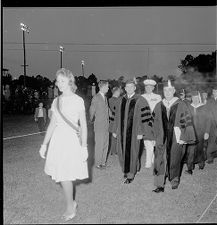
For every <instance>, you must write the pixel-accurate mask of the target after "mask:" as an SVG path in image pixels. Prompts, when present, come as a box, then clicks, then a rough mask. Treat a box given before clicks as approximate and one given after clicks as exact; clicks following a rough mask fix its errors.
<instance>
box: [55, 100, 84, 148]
mask: <svg viewBox="0 0 217 225" xmlns="http://www.w3.org/2000/svg"><path fill="white" fill-rule="evenodd" d="M56 107H57V111H58V112H59V114H60V116H61V117H62V119H63V120H64V121H65V122H66V123H67V124H68V125H69V126H70V127H71V128H73V129H74V130H75V131H76V134H77V135H78V139H79V141H80V144H81V135H80V126H76V125H74V124H73V123H72V122H71V121H70V120H68V119H67V118H66V117H65V116H64V115H63V113H62V112H61V111H60V101H59V97H57V104H56Z"/></svg>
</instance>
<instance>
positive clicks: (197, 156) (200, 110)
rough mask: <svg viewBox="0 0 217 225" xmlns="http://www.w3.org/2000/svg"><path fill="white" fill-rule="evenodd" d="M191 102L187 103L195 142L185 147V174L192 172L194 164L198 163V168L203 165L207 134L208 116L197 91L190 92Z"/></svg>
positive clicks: (201, 167)
mask: <svg viewBox="0 0 217 225" xmlns="http://www.w3.org/2000/svg"><path fill="white" fill-rule="evenodd" d="M191 96H192V97H191V99H192V102H191V103H189V104H188V107H189V110H190V112H191V117H192V121H193V127H194V131H195V134H196V143H193V144H189V145H187V146H186V147H187V148H186V155H185V160H186V163H187V168H188V169H187V170H186V171H185V173H186V174H192V173H193V169H194V168H195V164H198V166H199V169H203V168H204V166H205V160H206V157H205V152H204V146H205V143H206V140H207V135H208V126H207V125H208V123H207V122H208V121H209V119H210V118H209V117H208V116H207V115H208V112H207V109H206V106H205V105H204V104H203V103H202V100H201V95H200V93H199V91H192V92H191Z"/></svg>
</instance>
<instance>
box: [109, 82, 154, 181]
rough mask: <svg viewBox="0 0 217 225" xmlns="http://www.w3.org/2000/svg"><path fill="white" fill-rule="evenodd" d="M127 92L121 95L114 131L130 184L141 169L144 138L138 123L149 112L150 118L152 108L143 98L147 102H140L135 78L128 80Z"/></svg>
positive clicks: (145, 119) (120, 159)
mask: <svg viewBox="0 0 217 225" xmlns="http://www.w3.org/2000/svg"><path fill="white" fill-rule="evenodd" d="M125 90H126V94H125V95H124V96H122V97H121V99H120V104H119V107H118V109H117V111H116V114H115V118H114V125H113V127H112V133H113V136H114V137H115V138H117V152H118V157H119V161H120V165H121V168H122V172H123V173H124V177H125V178H126V179H125V181H124V183H125V184H130V183H131V182H132V181H133V180H134V177H135V175H136V173H137V171H138V170H139V169H140V162H139V153H140V147H141V145H140V143H141V140H142V138H143V135H142V133H141V128H139V126H138V124H140V122H141V117H142V116H141V115H142V114H145V113H147V114H148V115H149V119H150V115H151V112H150V108H149V105H148V103H147V101H146V100H145V99H144V98H143V100H144V102H145V104H144V105H142V106H141V104H138V103H137V102H138V100H139V99H140V98H141V96H140V95H138V94H136V93H135V91H136V83H135V81H134V80H128V81H127V82H126V85H125ZM143 120H144V123H148V121H149V120H147V118H146V116H144V117H143Z"/></svg>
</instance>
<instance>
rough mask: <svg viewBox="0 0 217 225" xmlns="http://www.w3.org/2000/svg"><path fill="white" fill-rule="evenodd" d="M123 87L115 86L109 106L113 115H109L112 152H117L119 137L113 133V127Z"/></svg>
mask: <svg viewBox="0 0 217 225" xmlns="http://www.w3.org/2000/svg"><path fill="white" fill-rule="evenodd" d="M121 92H122V90H121V87H113V89H112V97H111V98H109V100H108V102H109V108H110V110H111V111H110V112H111V115H110V116H109V132H110V136H109V138H110V143H109V144H110V145H109V150H110V154H111V155H113V154H117V139H116V138H114V137H113V135H112V127H113V125H114V118H115V113H116V109H117V108H118V104H119V102H120V95H121Z"/></svg>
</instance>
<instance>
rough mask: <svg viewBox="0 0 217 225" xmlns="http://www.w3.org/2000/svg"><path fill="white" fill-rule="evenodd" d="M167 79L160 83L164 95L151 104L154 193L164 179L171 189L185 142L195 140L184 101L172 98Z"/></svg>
mask: <svg viewBox="0 0 217 225" xmlns="http://www.w3.org/2000/svg"><path fill="white" fill-rule="evenodd" d="M175 91H176V89H175V87H174V85H172V84H171V82H170V80H168V82H167V83H166V84H165V85H164V88H163V94H164V98H163V100H162V101H161V102H159V103H158V104H157V105H156V107H155V110H154V112H155V117H154V124H153V130H154V135H155V140H156V146H155V151H154V171H153V173H154V185H155V186H156V189H154V190H153V191H154V192H155V193H160V192H164V186H165V181H166V178H168V180H169V181H170V183H171V187H172V189H177V188H178V186H179V183H180V177H181V172H182V171H181V169H182V159H183V156H184V154H185V147H186V146H185V145H186V144H190V143H195V141H196V137H195V132H194V129H193V124H192V120H191V117H190V112H189V109H188V107H187V105H186V103H185V102H184V101H182V100H181V99H179V98H178V97H175V96H174V95H175Z"/></svg>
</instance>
